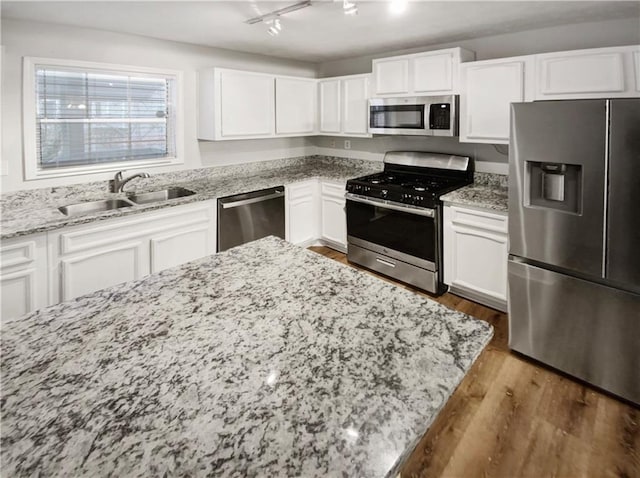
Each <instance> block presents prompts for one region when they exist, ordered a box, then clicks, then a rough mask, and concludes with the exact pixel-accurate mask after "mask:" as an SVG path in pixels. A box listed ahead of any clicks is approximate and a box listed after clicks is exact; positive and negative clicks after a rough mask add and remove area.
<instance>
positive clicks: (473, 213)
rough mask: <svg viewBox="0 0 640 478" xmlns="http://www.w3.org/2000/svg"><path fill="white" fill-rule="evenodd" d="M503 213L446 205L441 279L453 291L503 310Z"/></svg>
mask: <svg viewBox="0 0 640 478" xmlns="http://www.w3.org/2000/svg"><path fill="white" fill-rule="evenodd" d="M507 230H508V228H507V214H506V213H499V212H495V211H486V210H481V209H475V208H468V207H460V206H452V205H446V206H445V208H444V231H443V235H444V241H443V242H444V244H443V253H444V281H445V283H446V284H448V285H449V286H450V289H449V290H450V291H451V292H452V293H454V294H458V295H461V296H463V297H467V298H469V299H472V300H475V301H477V302H480V303H483V304H486V305H488V306H490V307H494V308H496V309H498V310H502V311H506V310H507V259H508V239H507Z"/></svg>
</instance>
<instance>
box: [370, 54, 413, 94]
mask: <svg viewBox="0 0 640 478" xmlns="http://www.w3.org/2000/svg"><path fill="white" fill-rule="evenodd" d="M373 75H374V78H375V84H376V91H375V93H376V95H402V94H407V93H409V60H408V59H406V58H405V59H397V60H375V61H374V62H373Z"/></svg>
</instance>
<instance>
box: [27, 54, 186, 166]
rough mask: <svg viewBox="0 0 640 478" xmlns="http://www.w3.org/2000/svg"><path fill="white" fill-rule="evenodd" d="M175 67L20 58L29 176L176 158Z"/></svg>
mask: <svg viewBox="0 0 640 478" xmlns="http://www.w3.org/2000/svg"><path fill="white" fill-rule="evenodd" d="M180 79H181V75H180V73H179V72H163V71H159V70H155V69H148V68H144V69H143V68H136V67H123V66H118V65H105V64H95V63H87V62H69V61H62V60H60V61H56V60H44V59H36V58H25V161H26V162H25V172H26V176H27V179H36V178H42V177H51V176H66V175H73V174H86V173H91V172H97V171H114V170H119V169H128V168H135V167H142V166H149V165H162V164H171V163H177V162H182V161H181V160H178V158H179V156H180V155H179V154H178V153H177V152H178V150H179V149H180V142H181V134H178V133H181V131H180V128H179V125H180V123H179V120H180V118H181V115H179V114H178V113H179V109H178V107H177V106H178V92H179V90H180Z"/></svg>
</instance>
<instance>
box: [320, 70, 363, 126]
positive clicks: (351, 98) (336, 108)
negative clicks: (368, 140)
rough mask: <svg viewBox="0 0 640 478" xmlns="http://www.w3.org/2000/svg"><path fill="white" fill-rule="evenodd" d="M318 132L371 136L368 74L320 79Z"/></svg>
mask: <svg viewBox="0 0 640 478" xmlns="http://www.w3.org/2000/svg"><path fill="white" fill-rule="evenodd" d="M318 98H319V105H320V128H319V134H321V135H331V136H371V135H370V134H369V133H368V128H367V126H368V125H367V117H368V114H367V113H368V111H367V110H368V104H367V100H368V98H369V75H351V76H343V77H337V78H327V79H324V80H320V81H319V88H318Z"/></svg>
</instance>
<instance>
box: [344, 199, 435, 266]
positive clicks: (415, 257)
mask: <svg viewBox="0 0 640 478" xmlns="http://www.w3.org/2000/svg"><path fill="white" fill-rule="evenodd" d="M346 199H347V201H346V205H347V240H348V242H349V243H350V244H354V245H356V246H359V247H362V248H365V249H368V250H371V251H373V252H376V253H379V254H384V255H385V256H388V257H392V258H395V259H398V260H400V261H403V262H405V263H408V264H411V265H414V266H417V267H420V268H423V269H427V270H429V271H433V272H436V271H437V266H436V263H437V259H436V258H437V257H438V245H437V244H438V226H437V213H436V210H434V209H428V208H417V207H412V206H407V205H404V204H397V203H391V202H388V201H382V200H379V199H375V198H368V197H363V196H359V195H355V194H350V193H348V194H347V195H346Z"/></svg>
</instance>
